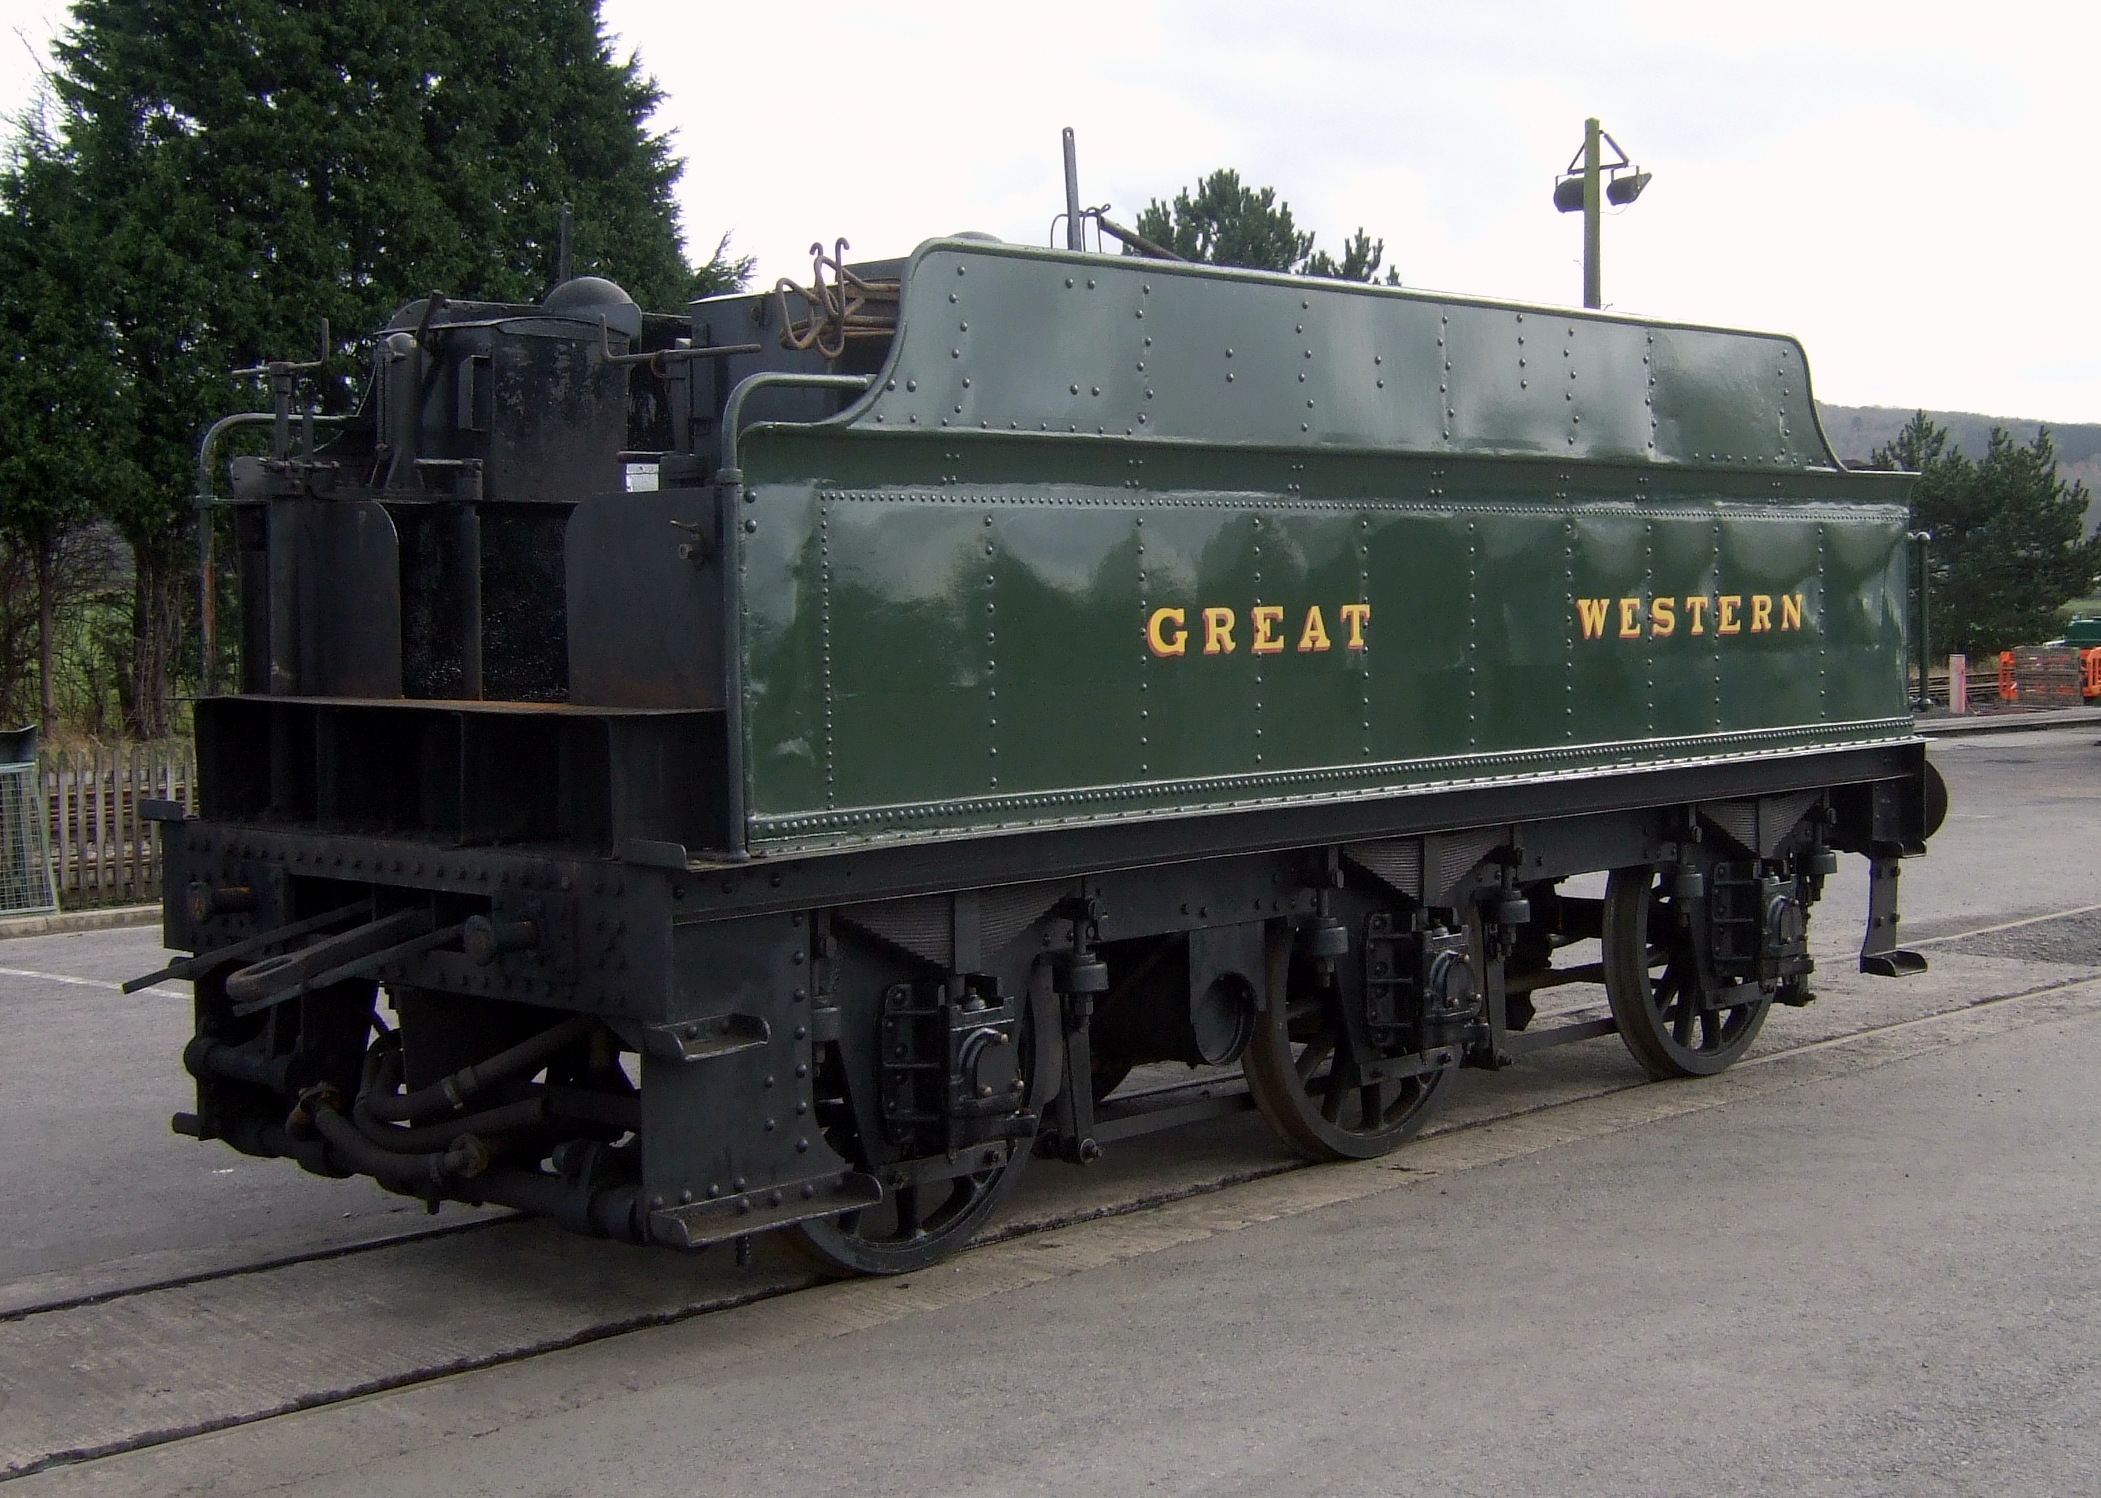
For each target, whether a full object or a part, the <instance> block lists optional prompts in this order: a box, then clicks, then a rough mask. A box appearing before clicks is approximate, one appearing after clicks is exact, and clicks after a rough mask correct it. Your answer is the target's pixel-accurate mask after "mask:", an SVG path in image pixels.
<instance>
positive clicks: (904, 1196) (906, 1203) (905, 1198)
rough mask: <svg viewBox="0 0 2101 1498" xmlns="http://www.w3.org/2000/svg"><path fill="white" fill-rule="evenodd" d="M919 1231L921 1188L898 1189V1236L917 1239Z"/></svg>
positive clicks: (901, 1187)
mask: <svg viewBox="0 0 2101 1498" xmlns="http://www.w3.org/2000/svg"><path fill="white" fill-rule="evenodd" d="M919 1229H920V1216H919V1188H918V1187H917V1186H900V1187H898V1188H897V1236H898V1237H900V1238H917V1237H918V1236H919Z"/></svg>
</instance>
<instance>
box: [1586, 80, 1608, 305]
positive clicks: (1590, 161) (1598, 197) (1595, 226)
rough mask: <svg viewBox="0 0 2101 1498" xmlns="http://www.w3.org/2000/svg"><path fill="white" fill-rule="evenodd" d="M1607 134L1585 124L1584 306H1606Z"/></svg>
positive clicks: (1593, 124)
mask: <svg viewBox="0 0 2101 1498" xmlns="http://www.w3.org/2000/svg"><path fill="white" fill-rule="evenodd" d="M1604 134H1605V132H1604V131H1603V130H1601V129H1599V128H1598V122H1597V121H1596V120H1585V121H1584V122H1583V305H1584V306H1586V307H1602V306H1604V305H1605V267H1604V265H1603V264H1602V263H1601V261H1602V259H1603V257H1604V250H1605V233H1604V230H1605V204H1604V199H1605V185H1604V183H1603V182H1602V181H1600V180H1599V179H1600V178H1601V177H1602V176H1603V175H1604V174H1603V172H1602V171H1601V170H1600V163H1601V162H1602V160H1603V157H1604V150H1603V144H1604V142H1603V139H1602V137H1603V136H1604Z"/></svg>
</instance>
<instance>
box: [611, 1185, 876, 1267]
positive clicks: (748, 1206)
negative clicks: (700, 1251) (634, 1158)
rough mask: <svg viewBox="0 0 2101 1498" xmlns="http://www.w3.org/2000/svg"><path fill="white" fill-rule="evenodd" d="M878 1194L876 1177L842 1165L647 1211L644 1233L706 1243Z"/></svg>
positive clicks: (672, 1241) (855, 1205)
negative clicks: (804, 1176)
mask: <svg viewBox="0 0 2101 1498" xmlns="http://www.w3.org/2000/svg"><path fill="white" fill-rule="evenodd" d="M882 1199H883V1186H882V1183H881V1182H880V1181H878V1180H877V1179H876V1178H875V1177H874V1176H871V1175H863V1174H862V1173H861V1172H860V1171H857V1170H842V1171H840V1172H838V1173H837V1174H835V1175H825V1176H813V1177H811V1178H810V1179H808V1180H802V1181H785V1182H783V1183H781V1184H780V1185H778V1186H767V1187H762V1188H760V1189H758V1190H756V1191H742V1192H739V1193H738V1194H737V1195H735V1196H723V1197H717V1198H716V1199H715V1200H713V1201H698V1202H688V1203H685V1204H683V1205H681V1206H676V1207H660V1208H658V1209H657V1210H656V1211H654V1212H651V1213H650V1214H649V1236H650V1239H651V1240H652V1241H653V1242H657V1243H666V1244H669V1245H670V1246H671V1247H673V1248H707V1247H710V1246H711V1245H713V1244H717V1243H727V1242H729V1241H730V1240H731V1239H733V1238H740V1237H742V1236H744V1235H745V1234H747V1233H756V1232H760V1231H762V1230H764V1229H767V1228H777V1227H786V1226H787V1225H788V1224H789V1223H794V1222H808V1221H810V1220H811V1219H812V1218H816V1217H836V1216H838V1215H839V1214H840V1213H842V1212H857V1211H859V1210H861V1209H862V1208H863V1207H872V1206H874V1205H875V1204H876V1203H877V1202H879V1201H881V1200H882Z"/></svg>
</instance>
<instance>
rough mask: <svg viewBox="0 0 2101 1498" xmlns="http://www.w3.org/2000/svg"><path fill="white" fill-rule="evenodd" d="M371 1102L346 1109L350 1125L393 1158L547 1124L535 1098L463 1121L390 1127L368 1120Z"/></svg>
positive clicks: (544, 1101) (542, 1099)
mask: <svg viewBox="0 0 2101 1498" xmlns="http://www.w3.org/2000/svg"><path fill="white" fill-rule="evenodd" d="M370 1102H371V1099H369V1098H366V1097H360V1098H359V1099H358V1100H357V1101H356V1102H355V1103H353V1104H351V1107H350V1121H351V1122H352V1123H354V1124H356V1125H357V1131H358V1132H359V1133H360V1134H362V1135H364V1136H365V1137H366V1138H367V1139H369V1140H371V1141H372V1142H373V1143H374V1144H376V1145H378V1146H379V1147H380V1148H381V1149H383V1150H390V1151H392V1152H393V1153H395V1154H397V1155H415V1154H422V1153H424V1152H425V1151H428V1150H444V1149H449V1148H451V1147H452V1145H453V1143H454V1141H456V1140H457V1139H458V1138H459V1137H460V1136H461V1135H462V1134H475V1135H480V1136H483V1137H490V1136H496V1135H503V1134H509V1133H513V1132H515V1131H517V1130H519V1129H530V1128H535V1127H537V1126H539V1125H540V1124H544V1123H546V1122H547V1099H546V1097H545V1096H535V1097H529V1098H524V1099H521V1100H520V1101H518V1102H515V1103H505V1104H503V1105H502V1106H501V1107H498V1108H488V1109H484V1110H483V1111H482V1112H480V1113H471V1114H469V1115H468V1116H467V1117H465V1118H451V1119H447V1120H446V1121H445V1122H443V1123H434V1124H390V1123H386V1122H384V1121H383V1120H380V1119H377V1118H374V1117H373V1116H372V1109H371V1107H370Z"/></svg>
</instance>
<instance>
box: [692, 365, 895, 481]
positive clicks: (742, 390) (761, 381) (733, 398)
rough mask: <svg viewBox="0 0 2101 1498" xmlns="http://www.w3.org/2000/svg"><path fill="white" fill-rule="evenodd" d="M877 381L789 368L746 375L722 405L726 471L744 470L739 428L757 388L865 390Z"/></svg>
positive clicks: (872, 378) (862, 377)
mask: <svg viewBox="0 0 2101 1498" xmlns="http://www.w3.org/2000/svg"><path fill="white" fill-rule="evenodd" d="M874 383H875V377H874V376H873V375H832V374H798V373H797V372H795V371H794V370H789V369H773V370H765V371H762V372H761V373H759V374H755V375H746V376H745V377H744V378H743V379H741V380H739V381H738V382H737V388H736V389H734V390H732V391H731V392H730V398H729V401H728V403H727V404H726V405H724V406H723V408H722V468H723V471H724V472H726V473H741V472H742V471H743V470H742V469H740V468H739V467H738V466H737V428H738V426H739V425H740V424H741V423H742V421H743V418H744V402H745V400H746V398H747V397H749V396H750V394H751V393H752V392H753V391H754V390H760V389H767V388H775V389H777V388H780V387H782V386H787V387H790V388H794V389H801V390H862V391H865V390H867V389H868V387H869V386H871V385H873V384H874Z"/></svg>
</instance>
